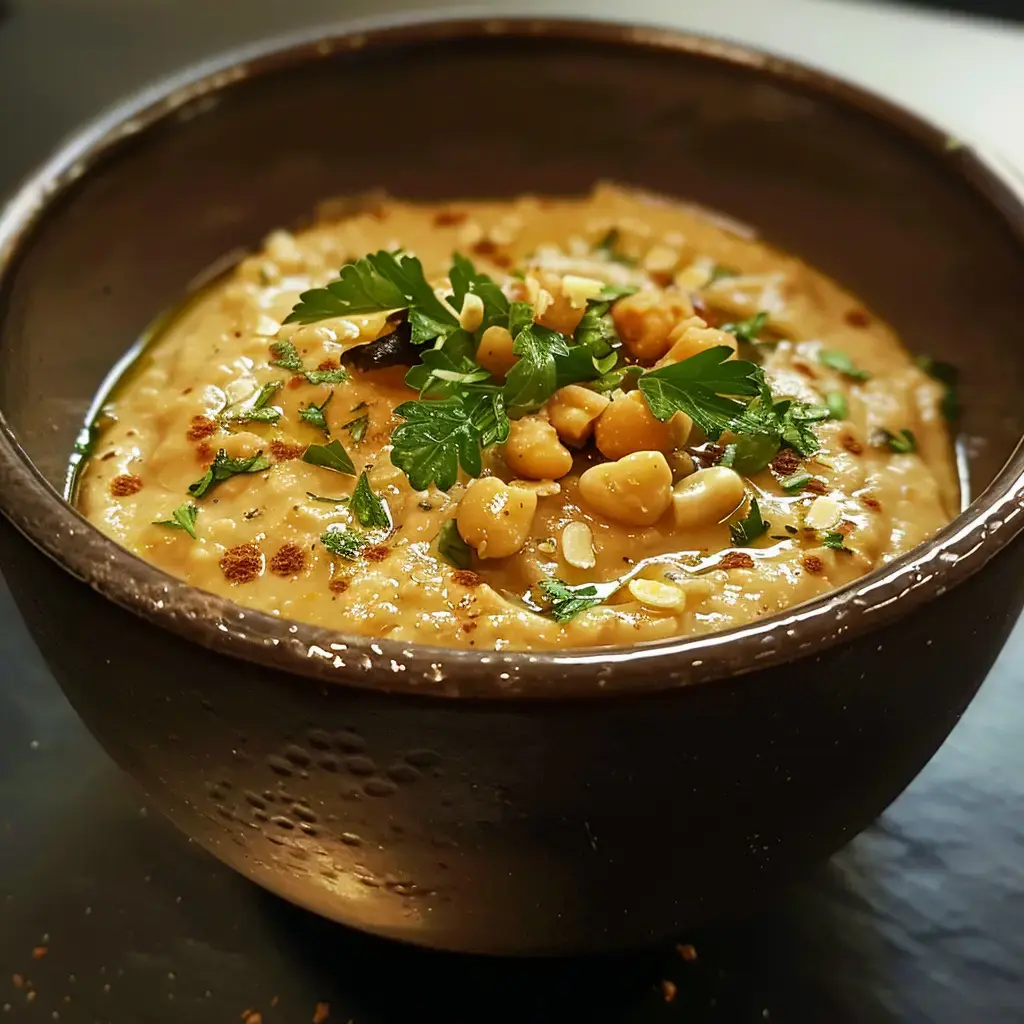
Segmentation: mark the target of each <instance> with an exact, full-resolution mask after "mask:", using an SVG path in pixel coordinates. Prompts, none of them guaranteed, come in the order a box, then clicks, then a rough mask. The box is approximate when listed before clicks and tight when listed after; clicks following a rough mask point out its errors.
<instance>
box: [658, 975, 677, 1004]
mask: <svg viewBox="0 0 1024 1024" xmlns="http://www.w3.org/2000/svg"><path fill="white" fill-rule="evenodd" d="M661 994H662V996H663V997H664V999H665V1002H666V1003H671V1002H672V1000H673V999H675V997H676V985H675V982H674V981H669V980H668V979H667V978H665V979H664V980H663V981H662V983H661Z"/></svg>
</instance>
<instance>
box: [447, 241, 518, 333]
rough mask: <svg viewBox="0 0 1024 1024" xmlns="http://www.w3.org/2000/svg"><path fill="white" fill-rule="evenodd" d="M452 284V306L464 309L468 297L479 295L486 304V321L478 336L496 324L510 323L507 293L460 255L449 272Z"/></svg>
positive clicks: (456, 255)
mask: <svg viewBox="0 0 1024 1024" xmlns="http://www.w3.org/2000/svg"><path fill="white" fill-rule="evenodd" d="M448 279H449V280H450V281H451V283H452V296H451V304H452V306H453V307H454V308H455V309H462V305H463V303H464V302H465V301H466V296H467V295H479V296H480V299H481V300H482V301H483V304H484V319H483V323H481V325H480V327H479V329H478V330H477V334H478V335H480V334H482V333H483V332H484V331H486V330H487V328H488V327H493V326H494V325H495V324H500V325H501V326H505V325H506V324H507V323H508V311H509V302H508V299H507V298H506V297H505V293H504V292H503V291H502V290H501V288H499V287H498V285H496V284H495V283H494V281H492V280H491V279H490V278H489V277H488V276H487V275H486V274H478V273H477V271H476V268H475V267H474V266H473V264H472V263H471V262H470V261H469V260H468V259H466V257H465V256H463V255H461V254H460V253H455V255H454V256H452V268H451V270H450V271H449V272H448Z"/></svg>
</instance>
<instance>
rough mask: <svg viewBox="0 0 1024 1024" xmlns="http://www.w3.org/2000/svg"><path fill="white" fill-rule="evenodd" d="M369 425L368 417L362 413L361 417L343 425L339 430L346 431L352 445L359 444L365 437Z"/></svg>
mask: <svg viewBox="0 0 1024 1024" xmlns="http://www.w3.org/2000/svg"><path fill="white" fill-rule="evenodd" d="M369 425H370V417H369V416H368V415H367V414H366V413H363V415H362V416H357V417H356V418H355V419H354V420H349V421H348V423H343V424H342V426H341V429H342V430H347V431H348V436H349V437H351V438H352V443H353V444H359V442H360V441H362V439H363V438H364V437H366V429H367V427H368V426H369Z"/></svg>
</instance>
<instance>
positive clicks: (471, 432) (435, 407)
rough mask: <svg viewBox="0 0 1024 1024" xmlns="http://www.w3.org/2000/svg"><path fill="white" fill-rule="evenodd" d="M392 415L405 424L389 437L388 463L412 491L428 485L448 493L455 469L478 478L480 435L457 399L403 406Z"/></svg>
mask: <svg viewBox="0 0 1024 1024" xmlns="http://www.w3.org/2000/svg"><path fill="white" fill-rule="evenodd" d="M395 413H396V414H397V415H398V416H401V417H402V419H404V420H405V422H404V423H401V424H399V425H398V427H396V428H395V430H394V432H393V433H392V435H391V444H392V448H391V461H392V463H394V465H396V466H397V467H398V468H399V469H400V470H402V472H403V473H405V475H406V476H407V477H408V478H409V482H410V484H411V485H412V487H413V490H416V491H425V490H426V489H427V488H428V487H429V486H430V485H431V484H432V483H433V484H436V485H437V486H438V488H440V489H441V490H442V491H447V490H449V489H450V488H451V487H452V485H453V484H454V483H455V481H456V480H457V479H458V476H459V466H460V465H461V466H462V468H463V470H465V472H466V473H468V474H469V475H470V476H479V475H480V470H481V468H482V465H481V461H480V431H479V429H478V427H477V426H476V425H475V424H474V422H473V420H472V418H471V417H470V414H469V412H468V411H467V409H466V407H465V405H464V404H463V402H462V401H461V399H459V398H442V399H428V400H422V401H418V402H403V403H402V404H401V405H400V406H398V408H397V409H395Z"/></svg>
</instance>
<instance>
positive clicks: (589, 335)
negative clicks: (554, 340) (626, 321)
mask: <svg viewBox="0 0 1024 1024" xmlns="http://www.w3.org/2000/svg"><path fill="white" fill-rule="evenodd" d="M611 305H612V304H611V303H610V302H588V303H587V309H586V312H584V314H583V317H582V318H581V320H580V322H579V325H578V326H577V328H576V330H575V331H574V332H573V336H572V339H573V341H574V342H576V344H577V345H581V346H583V347H584V348H586V349H587V350H588V351H589V352H590V354H591V355H592V356H594V357H595V358H596V359H600V358H602V357H603V356H607V355H608V354H609V353H610V352H611V351H612V350H613V349H616V348H618V347H619V346H620V345H621V344H622V342H621V340H620V339H619V332H618V331H617V330H616V329H615V321H614V320H612V318H611V315H610V314H609V312H608V311H609V309H611Z"/></svg>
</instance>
